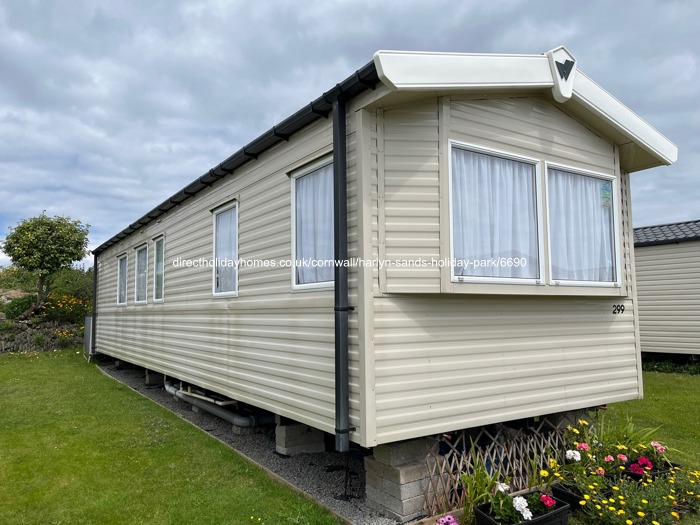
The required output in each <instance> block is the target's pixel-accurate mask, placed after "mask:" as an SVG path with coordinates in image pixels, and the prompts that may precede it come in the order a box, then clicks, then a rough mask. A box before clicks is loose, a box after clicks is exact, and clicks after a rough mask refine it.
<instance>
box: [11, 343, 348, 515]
mask: <svg viewBox="0 0 700 525" xmlns="http://www.w3.org/2000/svg"><path fill="white" fill-rule="evenodd" d="M251 516H254V519H253V520H252V521H251ZM258 518H261V519H260V520H258ZM112 523H113V524H120V525H122V524H141V523H143V524H149V525H158V524H198V525H206V524H245V523H248V524H250V523H256V524H259V525H262V524H263V523H266V524H268V525H271V524H275V525H277V524H286V523H290V524H291V523H294V524H319V525H320V524H339V523H342V522H341V521H340V520H338V519H337V518H335V517H334V516H333V515H332V514H331V513H330V512H329V511H327V510H326V509H324V508H322V507H320V506H318V505H316V504H315V503H313V502H311V501H309V500H307V499H305V498H304V497H303V496H301V495H300V494H298V493H296V492H294V491H292V490H290V489H289V488H288V487H287V486H285V485H283V484H281V483H279V482H277V481H275V480H273V479H272V478H271V477H269V476H268V475H266V474H265V472H264V471H262V470H261V469H260V468H258V467H256V466H254V465H253V464H251V463H250V462H248V461H246V460H245V459H243V458H242V457H241V456H239V455H238V454H237V453H235V452H233V451H232V450H231V449H230V448H228V447H226V446H225V445H223V444H222V443H220V442H219V441H217V440H215V439H213V438H211V437H209V436H207V435H206V434H204V433H203V432H201V431H200V430H198V429H196V428H194V427H192V426H191V425H189V424H187V423H186V422H184V421H182V420H181V419H180V418H178V417H177V416H175V415H174V414H172V413H170V412H168V411H167V410H166V409H164V408H162V407H160V406H158V405H156V404H154V403H153V402H152V401H150V400H148V399H145V398H143V397H141V396H139V395H137V394H135V393H134V392H132V391H131V390H130V389H128V388H127V387H125V386H123V385H121V384H119V383H117V382H115V381H113V380H112V379H110V378H108V377H105V376H104V375H102V374H101V373H100V372H99V371H98V370H96V368H95V366H94V365H91V364H88V363H86V362H85V360H84V358H83V357H82V355H80V353H79V352H76V350H71V351H60V352H52V353H34V354H4V355H0V524H2V525H14V524H42V525H48V524H70V525H77V524H99V525H102V524H112Z"/></svg>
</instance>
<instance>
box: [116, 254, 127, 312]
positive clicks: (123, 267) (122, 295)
mask: <svg viewBox="0 0 700 525" xmlns="http://www.w3.org/2000/svg"><path fill="white" fill-rule="evenodd" d="M127 263H128V259H127V258H126V257H122V258H120V259H119V290H118V293H117V295H118V297H117V302H118V303H119V304H124V303H126V272H127Z"/></svg>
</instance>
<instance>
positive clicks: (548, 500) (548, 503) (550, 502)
mask: <svg viewBox="0 0 700 525" xmlns="http://www.w3.org/2000/svg"><path fill="white" fill-rule="evenodd" d="M540 501H541V502H542V503H544V506H545V507H554V505H556V504H557V502H556V501H555V500H554V498H552V497H551V496H547V494H542V497H541V498H540Z"/></svg>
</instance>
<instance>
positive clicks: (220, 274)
mask: <svg viewBox="0 0 700 525" xmlns="http://www.w3.org/2000/svg"><path fill="white" fill-rule="evenodd" d="M237 262H238V206H237V205H235V204H234V205H233V206H229V207H228V208H225V209H222V210H221V211H217V212H214V294H228V295H231V294H235V293H236V292H237V291H238V270H237V267H236V266H237Z"/></svg>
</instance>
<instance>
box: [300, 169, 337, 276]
mask: <svg viewBox="0 0 700 525" xmlns="http://www.w3.org/2000/svg"><path fill="white" fill-rule="evenodd" d="M292 199H293V207H292V213H293V224H294V228H293V230H294V231H293V233H292V255H293V258H294V261H295V268H294V271H293V272H292V274H293V286H294V287H295V288H297V289H299V288H309V287H314V288H316V287H318V285H323V286H324V287H327V286H332V285H333V277H334V266H333V260H334V259H333V252H334V250H333V165H332V164H331V163H329V162H328V159H324V160H322V161H320V162H318V163H315V164H312V165H311V166H309V167H307V168H306V169H304V170H302V171H301V172H300V173H299V175H296V176H294V178H293V179H292Z"/></svg>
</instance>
